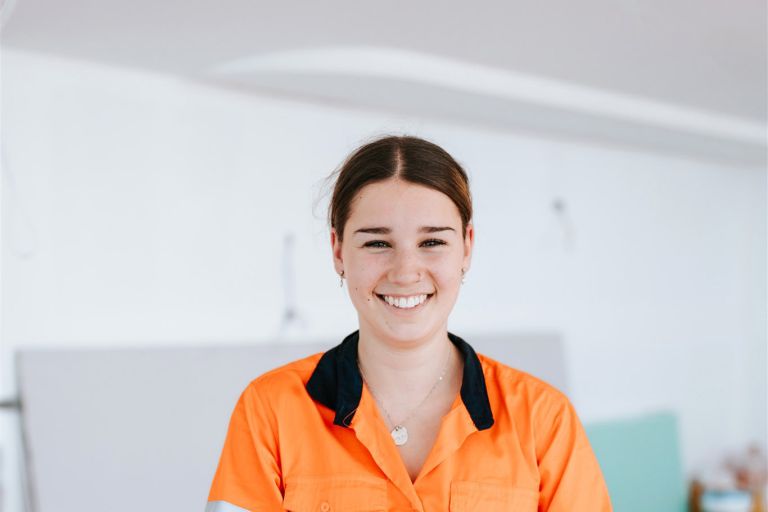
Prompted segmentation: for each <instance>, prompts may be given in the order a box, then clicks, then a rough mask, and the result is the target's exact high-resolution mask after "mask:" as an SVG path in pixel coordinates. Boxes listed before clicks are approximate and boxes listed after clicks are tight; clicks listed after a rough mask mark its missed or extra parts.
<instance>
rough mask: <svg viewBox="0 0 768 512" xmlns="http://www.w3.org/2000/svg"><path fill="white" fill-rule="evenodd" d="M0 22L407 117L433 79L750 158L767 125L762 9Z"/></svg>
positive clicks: (235, 14)
mask: <svg viewBox="0 0 768 512" xmlns="http://www.w3.org/2000/svg"><path fill="white" fill-rule="evenodd" d="M3 11H4V12H3V16H4V18H5V20H4V21H5V26H4V29H3V32H2V43H3V45H5V46H7V47H11V48H19V49H24V50H31V51H37V52H44V53H51V54H56V55H61V56H68V57H74V58H79V59H86V60H93V61H100V62H107V63H111V64H117V65H125V66H130V67H137V68H146V69H151V70H158V71H162V72H170V73H174V74H181V75H185V76H188V77H192V78H196V79H202V80H205V81H209V82H214V83H217V82H218V83H222V84H224V83H229V84H230V85H231V84H237V85H238V86H239V87H245V88H253V89H262V90H271V91H277V92H283V93H287V94H294V95H296V94H303V95H309V96H313V95H314V96H318V95H319V96H321V97H322V96H325V97H336V98H337V99H338V98H343V99H351V101H354V96H355V94H353V92H354V91H355V90H357V94H356V95H357V96H358V97H361V96H365V94H363V93H361V92H360V89H359V88H360V87H362V88H365V87H370V88H371V89H370V91H371V97H377V94H378V97H380V96H381V93H377V92H376V90H375V89H376V88H377V85H376V80H371V77H373V78H380V79H383V80H384V81H385V82H386V81H387V80H389V81H391V82H392V83H391V85H392V87H393V88H394V89H397V90H398V91H399V94H400V95H401V96H407V95H408V94H409V92H408V90H406V89H408V87H406V86H404V85H403V84H406V85H407V84H410V85H413V86H414V87H415V88H416V89H418V90H419V91H420V92H417V93H414V94H416V96H415V98H416V99H413V100H412V101H411V102H410V103H411V105H410V106H409V107H408V108H411V107H412V106H414V105H418V104H422V103H423V101H422V100H421V99H422V98H424V97H425V95H426V96H427V97H429V96H430V93H429V91H425V90H424V88H425V87H426V88H427V89H428V88H429V86H430V84H429V82H430V80H437V81H436V82H435V83H432V84H431V87H433V89H435V90H438V89H439V90H444V89H446V87H447V88H448V89H453V91H452V92H451V91H449V92H451V93H455V92H456V90H459V91H460V90H464V91H465V92H468V93H469V94H470V96H478V95H479V96H488V95H489V93H488V92H487V91H485V90H483V89H484V88H485V87H486V86H485V84H487V83H490V82H494V80H495V83H496V86H495V87H496V89H497V91H495V92H493V94H490V96H491V97H494V98H496V99H498V98H499V97H503V96H505V95H506V96H507V98H506V99H505V100H504V101H507V103H509V101H508V100H513V99H517V100H520V99H522V100H524V101H525V102H527V103H536V102H537V101H538V102H541V101H544V103H546V104H547V106H549V107H551V106H552V105H550V104H549V103H548V101H549V100H548V99H546V98H545V99H544V100H542V98H541V97H540V95H541V94H540V93H539V92H536V93H535V94H533V93H531V94H533V96H531V95H530V94H528V93H526V94H528V96H526V95H525V94H523V96H522V97H520V95H519V92H520V91H524V90H525V91H533V90H536V91H540V90H542V89H541V87H539V85H541V84H544V89H546V88H547V87H549V88H550V89H552V87H555V89H556V88H557V87H561V88H563V87H565V88H569V89H567V90H566V89H561V90H560V93H562V94H564V95H565V96H568V95H569V94H570V96H568V97H570V98H571V103H570V104H568V105H566V106H565V107H567V108H566V109H567V110H568V111H569V112H573V111H574V110H577V111H578V110H579V109H580V108H581V105H583V95H580V94H581V93H583V92H585V91H586V92H588V93H590V94H591V93H595V92H599V93H602V94H607V95H608V96H607V97H608V99H611V98H612V100H616V101H618V100H622V101H631V102H634V103H633V106H632V107H631V109H634V110H633V111H634V112H635V114H636V113H639V112H641V111H642V110H643V109H644V106H643V105H645V103H644V102H651V103H648V104H649V105H655V106H656V107H658V106H661V107H663V108H665V109H667V111H669V112H671V111H672V110H674V109H678V110H679V112H678V113H680V115H682V116H683V117H685V118H686V119H687V121H686V123H687V126H699V125H701V123H699V121H700V120H701V119H702V116H704V117H707V116H709V117H708V118H707V119H708V122H709V126H710V127H711V128H712V129H713V130H715V131H717V130H719V129H720V128H719V127H722V126H725V125H728V124H729V123H731V124H732V125H734V126H736V125H738V127H737V128H738V129H739V130H742V132H743V133H746V132H744V130H746V131H747V132H750V134H749V136H748V137H746V138H743V137H742V138H741V139H740V140H741V143H745V142H746V143H748V144H753V146H754V143H755V141H756V140H758V139H760V138H761V137H763V136H764V129H765V123H766V119H767V116H766V110H767V107H766V104H767V103H766V19H767V18H766V16H767V12H766V2H765V1H764V0H737V1H734V2H723V1H721V0H695V1H694V0H582V1H580V2H574V1H572V0H550V1H542V0H539V1H531V0H521V1H517V2H514V1H501V0H476V1H474V2H453V1H446V0H421V1H414V0H410V1H407V2H406V1H402V0H389V1H386V2H376V3H374V2H366V1H361V0H358V1H355V2H353V1H348V0H325V1H303V2H302V1H296V0H288V1H282V2H270V3H267V2H263V1H258V0H250V1H249V0H220V1H218V2H210V1H208V2H203V1H201V0H183V1H181V0H161V1H157V0H153V1H150V0H132V1H124V0H121V1H117V0H68V1H66V2H62V1H61V0H15V1H14V0H5V5H4V6H3ZM366 51H367V52H368V54H366V53H365V52H366ZM398 59H399V60H398ZM430 59H431V61H430ZM398 62H403V63H405V64H404V65H403V66H400V65H399V64H398ZM430 62H432V63H436V64H435V65H434V66H431V65H430ZM318 63H321V64H322V65H320V64H318ZM407 63H410V64H409V65H406V64H407ZM355 66H357V67H355ZM409 66H410V67H409ZM401 68H403V69H405V70H406V75H405V76H397V74H398V72H400V70H401ZM382 73H383V74H382ZM419 73H421V76H420V75H419ZM504 73H506V75H504ZM436 76H437V77H440V78H438V79H435V77H436ZM476 76H482V77H484V78H483V82H482V83H480V81H479V80H476V81H475V82H476V83H475V85H474V86H473V85H472V79H473V77H476ZM493 77H496V78H498V80H496V79H495V78H493ZM499 77H501V78H499ZM457 80H458V81H457ZM521 80H522V82H521ZM531 80H534V82H531ZM536 80H538V82H535V81H536ZM459 81H460V82H461V84H460V85H456V84H457V83H459ZM489 81H490V82H489ZM523 82H524V83H523ZM298 83H301V84H307V85H303V86H297V84H298ZM380 83H381V82H380V81H379V86H378V88H379V89H380V88H381V87H380ZM521 83H523V85H521ZM350 84H351V85H350ZM526 84H527V85H526ZM531 84H533V85H531ZM536 84H538V85H536ZM526 87H527V89H526ZM555 89H552V91H554V92H553V93H552V94H550V96H549V98H556V97H558V96H557V94H560V93H558V92H557V90H555ZM366 90H367V89H363V92H365V91H366ZM509 91H513V92H514V91H517V92H514V94H512V93H510V92H509ZM574 91H576V92H575V93H574ZM510 94H511V96H510ZM515 95H516V96H515ZM537 95H538V96H537ZM438 96H439V94H438ZM512 96H515V97H514V98H513V97H512ZM358 99H361V98H358ZM486 99H487V98H486ZM638 102H639V103H638ZM598 103H599V104H600V105H603V104H604V103H605V102H604V101H601V102H597V103H595V102H593V103H592V104H598ZM470 104H472V101H471V99H470ZM565 107H564V108H565ZM625 107H626V108H625ZM622 108H624V110H623V112H624V114H621V115H625V114H626V111H627V109H629V108H630V107H628V106H627V105H625V106H624V107H622ZM439 109H440V108H439V106H435V107H434V108H431V109H428V110H431V111H432V110H439ZM670 109H672V110H670ZM448 110H450V108H449V109H448ZM502 110H503V109H502ZM619 110H621V109H619ZM493 111H494V108H493V107H490V110H488V111H487V112H489V113H491V114H489V115H492V113H493ZM635 114H632V115H635ZM600 115H604V114H600ZM611 115H613V114H611ZM686 116H687V117H686ZM486 117H487V116H486ZM614 117H615V116H614ZM678 117H679V116H678ZM681 119H682V118H681ZM675 122H676V123H678V124H679V120H678V121H675ZM577 124H578V123H577ZM672 124H673V125H674V124H675V123H672ZM684 124H685V123H684ZM667 128H669V126H667ZM673 128H674V129H676V128H675V126H673ZM705 131H706V130H705ZM737 131H738V130H737ZM729 133H730V132H729ZM721 135H722V134H721ZM726 138H727V137H726ZM737 138H738V137H737ZM758 145H760V146H761V148H760V151H764V147H765V146H764V143H761V144H758ZM753 149H755V148H753Z"/></svg>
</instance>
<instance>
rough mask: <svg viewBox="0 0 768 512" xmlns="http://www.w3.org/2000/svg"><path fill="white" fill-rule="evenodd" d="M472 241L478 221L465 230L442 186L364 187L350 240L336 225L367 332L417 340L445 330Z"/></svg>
mask: <svg viewBox="0 0 768 512" xmlns="http://www.w3.org/2000/svg"><path fill="white" fill-rule="evenodd" d="M473 240H474V233H473V228H472V226H471V225H468V226H467V233H466V237H465V236H463V233H462V229H461V217H460V215H459V211H458V209H457V208H456V205H454V203H453V201H451V199H450V198H449V197H448V196H446V195H445V194H443V193H442V192H438V191H437V190H434V189H431V188H427V187H424V186H421V185H415V184H413V183H409V182H406V181H403V180H398V179H390V180H387V181H383V182H378V183H373V184H370V185H367V186H365V187H363V189H362V190H360V192H359V193H358V194H357V196H356V197H355V199H354V200H353V202H352V206H351V213H350V216H349V219H348V220H347V224H346V226H345V227H344V241H343V242H340V241H339V239H338V236H337V234H336V233H335V232H334V231H333V230H332V231H331V244H332V246H333V256H334V264H335V267H336V272H337V273H341V271H342V270H343V271H344V277H345V278H346V279H347V286H348V290H349V296H350V298H351V299H352V304H354V306H355V309H357V313H358V318H359V321H360V332H361V334H363V335H365V336H369V337H370V336H372V337H375V338H376V339H379V340H382V341H384V340H387V341H393V342H418V341H423V340H426V339H428V338H430V337H431V336H435V335H439V334H440V333H442V332H444V331H445V330H446V329H447V322H448V315H449V313H450V312H451V309H453V305H454V304H455V302H456V298H457V296H458V293H459V287H460V286H461V277H462V272H461V271H462V269H465V270H468V269H469V263H470V258H471V255H472V244H473Z"/></svg>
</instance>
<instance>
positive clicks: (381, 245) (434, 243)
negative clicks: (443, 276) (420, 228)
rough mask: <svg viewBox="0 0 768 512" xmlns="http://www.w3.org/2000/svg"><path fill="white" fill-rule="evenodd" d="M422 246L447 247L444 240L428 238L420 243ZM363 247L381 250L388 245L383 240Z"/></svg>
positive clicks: (368, 243)
mask: <svg viewBox="0 0 768 512" xmlns="http://www.w3.org/2000/svg"><path fill="white" fill-rule="evenodd" d="M425 244H426V245H425ZM422 245H425V247H439V246H441V245H447V243H446V242H445V241H444V240H439V239H437V238H430V239H429V240H424V241H423V242H422ZM363 247H372V248H374V249H383V248H385V247H389V243H388V242H385V241H384V240H371V241H370V242H366V243H364V244H363Z"/></svg>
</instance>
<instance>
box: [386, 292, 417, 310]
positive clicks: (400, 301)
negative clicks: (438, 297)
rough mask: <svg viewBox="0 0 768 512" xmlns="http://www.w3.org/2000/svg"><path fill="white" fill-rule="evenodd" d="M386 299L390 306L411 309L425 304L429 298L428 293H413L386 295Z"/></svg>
mask: <svg viewBox="0 0 768 512" xmlns="http://www.w3.org/2000/svg"><path fill="white" fill-rule="evenodd" d="M383 297H384V301H386V303H387V304H389V305H390V306H394V307H396V308H401V309H411V308H415V307H416V306H419V305H421V304H424V301H426V300H427V295H426V294H421V295H412V296H410V297H392V296H391V295H384V296H383Z"/></svg>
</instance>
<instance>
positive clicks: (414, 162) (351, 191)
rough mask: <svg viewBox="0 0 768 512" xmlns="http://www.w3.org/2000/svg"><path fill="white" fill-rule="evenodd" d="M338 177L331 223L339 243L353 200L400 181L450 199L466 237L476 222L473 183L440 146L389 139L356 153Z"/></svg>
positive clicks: (330, 209) (417, 140) (330, 210)
mask: <svg viewBox="0 0 768 512" xmlns="http://www.w3.org/2000/svg"><path fill="white" fill-rule="evenodd" d="M334 176H336V183H335V185H334V187H333V196H332V198H331V204H330V206H329V207H328V220H329V222H330V224H331V227H332V228H334V229H335V230H336V234H337V236H338V237H339V241H341V240H342V238H343V236H344V226H345V225H346V223H347V220H348V219H349V214H350V211H351V209H352V200H353V199H354V198H355V196H356V195H357V193H358V192H359V191H360V190H362V188H363V187H365V186H366V185H369V184H371V183H376V182H379V181H384V180H387V179H390V178H397V179H401V180H404V181H408V182H410V183H415V184H417V185H423V186H425V187H429V188H431V189H434V190H437V191H438V192H442V193H443V194H445V195H446V196H448V197H449V198H450V199H451V201H453V204H455V205H456V208H457V209H458V210H459V215H460V216H461V227H462V234H463V236H466V233H467V224H469V222H470V221H471V220H472V197H471V195H470V192H469V179H468V178H467V173H466V172H465V171H464V169H462V167H461V166H460V165H459V164H458V163H457V162H456V160H454V159H453V157H452V156H451V155H449V154H448V153H447V152H446V151H445V150H444V149H443V148H441V147H440V146H438V145H437V144H433V143H432V142H429V141H426V140H424V139H420V138H418V137H410V136H387V137H383V138H380V139H377V140H374V141H373V142H369V143H368V144H365V145H363V146H361V147H359V148H358V149H357V150H355V151H354V152H353V153H352V154H351V155H350V156H349V157H348V158H347V159H346V161H345V162H344V163H343V164H342V166H341V167H340V168H339V169H338V170H337V171H336V172H335V173H334V174H332V175H331V178H333V177H334Z"/></svg>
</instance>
